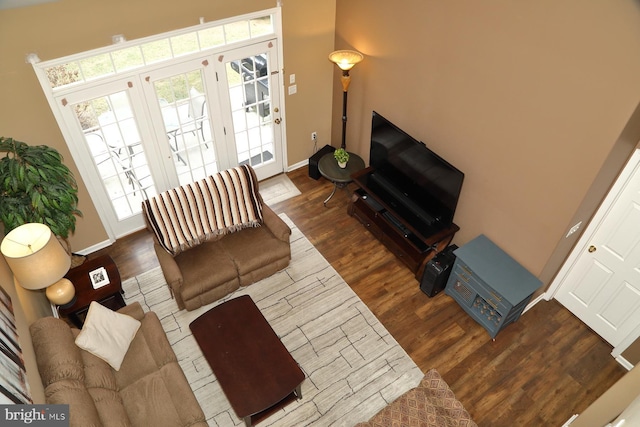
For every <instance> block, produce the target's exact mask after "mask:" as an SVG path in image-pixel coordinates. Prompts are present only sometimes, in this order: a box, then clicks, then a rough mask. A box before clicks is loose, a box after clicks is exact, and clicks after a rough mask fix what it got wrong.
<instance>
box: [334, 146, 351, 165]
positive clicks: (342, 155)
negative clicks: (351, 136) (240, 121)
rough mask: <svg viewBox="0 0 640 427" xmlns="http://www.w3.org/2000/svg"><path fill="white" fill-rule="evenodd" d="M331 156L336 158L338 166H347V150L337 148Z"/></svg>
mask: <svg viewBox="0 0 640 427" xmlns="http://www.w3.org/2000/svg"><path fill="white" fill-rule="evenodd" d="M333 157H335V158H336V161H337V162H338V166H340V167H341V168H346V167H347V162H348V161H349V153H347V150H345V149H344V148H338V149H337V150H336V151H334V152H333Z"/></svg>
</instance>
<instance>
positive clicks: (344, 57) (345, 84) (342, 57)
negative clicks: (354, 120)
mask: <svg viewBox="0 0 640 427" xmlns="http://www.w3.org/2000/svg"><path fill="white" fill-rule="evenodd" d="M363 58H364V57H363V56H362V54H361V53H360V52H356V51H354V50H336V51H335V52H332V53H331V54H330V55H329V60H330V61H331V62H333V63H335V64H336V65H337V66H338V67H339V68H340V69H341V70H342V76H341V77H340V80H341V82H342V143H341V145H340V148H343V149H346V147H347V93H348V91H349V83H351V76H350V75H349V70H350V69H352V68H353V67H354V66H355V65H356V64H357V63H358V62H360V61H362V59H363Z"/></svg>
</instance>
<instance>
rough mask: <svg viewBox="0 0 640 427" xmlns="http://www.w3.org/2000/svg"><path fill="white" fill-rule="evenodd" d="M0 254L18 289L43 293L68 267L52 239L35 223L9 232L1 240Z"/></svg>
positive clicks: (47, 230) (64, 252) (55, 240)
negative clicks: (41, 290)
mask: <svg viewBox="0 0 640 427" xmlns="http://www.w3.org/2000/svg"><path fill="white" fill-rule="evenodd" d="M0 252H2V255H4V258H5V259H6V261H7V264H9V268H11V271H12V272H13V275H14V276H15V278H16V280H17V281H18V283H20V286H22V287H23V288H26V289H32V290H33V289H43V288H46V287H47V286H49V285H52V284H53V283H56V282H57V281H58V280H60V279H61V278H62V277H63V276H64V275H65V274H66V273H67V271H69V267H70V266H71V257H70V256H69V254H68V253H67V252H66V251H65V250H64V248H63V247H62V245H61V244H60V242H59V241H58V239H57V238H56V236H54V235H53V233H52V232H51V230H50V229H49V227H47V226H46V225H44V224H39V223H29V224H23V225H21V226H20V227H17V228H15V229H13V230H11V231H10V232H9V234H7V235H6V236H5V237H4V239H3V240H2V244H1V245H0Z"/></svg>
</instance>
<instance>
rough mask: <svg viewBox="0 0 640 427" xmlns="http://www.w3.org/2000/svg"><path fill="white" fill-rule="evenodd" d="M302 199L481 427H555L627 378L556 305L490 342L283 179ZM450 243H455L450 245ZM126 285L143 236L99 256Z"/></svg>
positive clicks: (294, 202)
mask: <svg viewBox="0 0 640 427" xmlns="http://www.w3.org/2000/svg"><path fill="white" fill-rule="evenodd" d="M288 175H289V177H290V178H291V180H292V181H293V182H294V183H295V184H296V186H297V187H298V188H299V189H300V191H301V192H302V194H301V195H299V196H297V197H295V198H293V199H289V200H287V201H284V202H281V203H278V204H276V205H274V206H272V208H273V209H274V210H275V211H276V212H278V213H280V212H284V213H286V214H287V215H288V216H289V218H291V220H292V221H293V222H294V223H295V224H296V225H297V226H298V227H299V228H300V230H301V231H302V232H303V233H304V234H305V235H306V236H307V238H308V239H309V240H310V241H311V243H313V245H314V246H315V247H316V248H318V250H319V251H320V252H321V253H322V254H323V255H324V257H325V258H326V259H327V260H328V261H329V262H330V263H331V265H333V267H334V268H335V269H336V270H337V271H338V273H340V275H341V276H342V277H343V278H344V279H345V281H346V282H347V283H348V284H349V285H350V286H351V287H352V288H353V290H354V291H355V292H356V293H357V294H358V295H359V296H360V298H361V299H362V300H363V301H364V302H365V304H367V306H368V307H369V308H370V309H371V311H372V312H373V313H374V314H375V315H376V316H377V317H378V319H380V321H381V322H382V323H383V324H384V325H385V327H386V328H387V329H388V330H389V332H390V333H391V334H392V335H393V336H394V337H395V339H396V340H397V341H398V342H399V343H400V345H401V346H402V347H403V348H404V349H405V350H406V352H407V353H408V354H409V355H410V356H411V358H412V359H413V360H414V361H415V363H416V364H417V365H418V366H419V367H420V368H421V369H422V371H423V372H426V371H427V370H429V369H431V368H436V369H437V370H438V372H439V373H440V374H441V375H442V377H443V378H444V379H445V380H446V381H447V383H448V384H449V385H450V387H451V388H452V390H453V391H454V393H455V395H456V397H457V398H458V399H459V400H460V401H462V403H463V404H464V406H465V408H466V409H467V410H468V411H469V412H470V413H471V415H472V417H473V418H474V420H475V421H476V422H477V423H478V425H480V426H481V427H484V426H487V427H500V426H504V427H513V426H558V427H559V426H561V425H562V424H563V423H564V422H565V421H566V420H568V419H569V418H570V417H571V415H573V414H575V413H580V412H582V411H583V410H584V409H585V408H586V407H587V406H589V404H590V403H591V402H592V401H594V400H595V399H596V398H597V397H598V396H599V395H600V394H602V393H603V392H604V391H605V390H607V389H608V388H609V387H610V386H611V385H612V384H613V383H615V382H616V381H617V380H618V379H619V378H620V377H621V376H623V375H624V374H625V373H626V370H625V369H624V368H622V367H621V366H620V365H619V364H618V363H617V362H616V361H615V360H614V359H613V357H611V355H610V353H611V347H610V346H609V345H608V344H607V343H605V342H604V341H603V340H602V339H601V338H599V337H598V336H597V335H596V334H594V333H593V332H592V331H591V330H590V329H589V328H587V327H586V326H585V325H584V324H583V323H581V322H580V321H579V320H577V318H575V317H574V316H573V315H572V314H571V313H570V312H569V311H567V310H566V309H564V308H563V307H562V306H561V305H560V304H558V303H557V302H556V301H550V302H546V301H542V302H540V303H538V304H536V305H535V306H534V307H533V308H532V309H531V310H529V311H528V312H526V313H525V314H524V315H523V316H522V317H521V318H520V319H519V320H518V321H517V322H516V323H514V324H512V325H509V326H508V327H506V328H505V330H503V331H502V332H500V334H499V335H498V336H497V338H496V340H495V341H492V340H491V339H490V337H489V335H488V334H487V333H486V331H485V330H484V329H483V328H482V327H481V326H479V325H478V324H477V323H475V322H474V321H473V320H471V318H470V317H469V316H467V315H466V314H465V313H464V311H462V309H461V308H460V307H459V306H458V305H457V304H456V303H455V302H454V301H453V299H452V298H450V297H449V296H447V295H444V294H442V293H441V294H438V295H437V296H436V297H434V298H429V297H427V296H426V295H425V294H423V293H422V292H421V291H420V289H419V286H418V282H417V281H416V280H415V278H414V277H413V275H412V274H411V273H410V272H409V270H408V269H407V268H405V267H404V265H403V264H402V263H401V262H400V261H399V260H398V259H396V258H395V256H393V255H392V254H391V253H390V252H389V251H388V250H387V249H386V248H385V247H384V246H383V245H382V244H381V243H379V242H378V241H377V240H376V239H375V238H374V237H373V236H372V235H371V234H369V232H367V231H366V230H365V228H364V227H363V226H362V225H360V223H359V222H358V221H357V220H356V219H355V218H352V217H350V216H349V215H347V203H348V199H349V197H348V195H347V193H346V192H345V191H338V192H337V193H336V195H335V196H334V197H333V199H331V200H330V201H329V203H328V205H327V207H323V205H322V201H323V200H324V199H325V198H326V197H327V195H328V194H329V193H330V192H331V188H332V185H331V184H330V183H329V182H327V181H326V180H324V179H320V180H318V181H315V180H313V179H311V178H309V177H308V175H307V168H306V167H305V168H301V169H298V170H295V171H293V172H291V173H289V174H288ZM454 241H455V240H454ZM99 253H101V254H102V253H107V254H110V255H111V256H112V257H113V259H114V261H115V262H116V264H117V265H118V268H119V269H120V272H121V275H122V278H123V280H125V279H127V278H129V277H132V276H135V275H137V274H139V273H142V272H144V271H147V270H149V269H151V268H153V267H155V266H157V265H158V264H157V260H156V258H155V253H154V251H153V249H152V241H151V237H150V235H149V234H148V233H147V232H146V231H141V232H138V233H135V234H133V235H131V236H127V237H126V238H123V239H120V240H118V241H117V242H116V243H115V244H113V245H112V246H111V247H109V248H106V249H103V250H101V251H99Z"/></svg>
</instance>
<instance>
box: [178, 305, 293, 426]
mask: <svg viewBox="0 0 640 427" xmlns="http://www.w3.org/2000/svg"><path fill="white" fill-rule="evenodd" d="M189 328H190V329H191V332H193V336H194V338H195V339H196V342H197V343H198V345H199V346H200V349H201V350H202V353H203V354H204V357H205V359H207V362H209V366H211V369H212V370H213V373H214V375H215V376H216V378H217V379H218V381H219V382H220V387H221V388H222V390H223V391H224V394H225V395H226V396H227V399H228V400H229V403H230V404H231V407H232V408H233V410H234V411H235V413H236V414H237V415H238V417H240V418H242V419H244V422H245V424H246V425H247V426H252V425H254V424H255V423H257V422H259V421H262V420H263V419H265V418H266V417H268V416H269V415H272V414H273V413H274V412H275V411H277V410H279V409H281V408H282V407H284V406H285V405H287V404H288V403H291V402H293V401H294V400H296V399H302V391H301V386H302V382H303V381H304V379H305V375H304V372H302V370H301V369H300V366H298V363H297V362H296V361H295V360H294V359H293V357H292V356H291V354H290V353H289V351H288V350H287V349H286V347H285V346H284V345H283V344H282V341H280V338H278V336H277V335H276V333H275V332H274V331H273V329H272V328H271V326H270V325H269V323H268V322H267V320H266V319H265V318H264V316H263V315H262V313H261V312H260V310H259V309H258V307H257V306H256V305H255V303H254V302H253V300H252V299H251V297H250V296H248V295H243V296H240V297H237V298H234V299H231V300H228V301H226V302H223V303H222V304H220V305H218V306H216V307H214V308H212V309H211V310H209V311H207V312H206V313H204V314H203V315H201V316H200V317H198V318H197V319H196V320H194V321H193V322H191V323H190V324H189Z"/></svg>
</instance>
